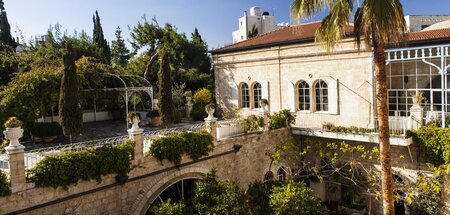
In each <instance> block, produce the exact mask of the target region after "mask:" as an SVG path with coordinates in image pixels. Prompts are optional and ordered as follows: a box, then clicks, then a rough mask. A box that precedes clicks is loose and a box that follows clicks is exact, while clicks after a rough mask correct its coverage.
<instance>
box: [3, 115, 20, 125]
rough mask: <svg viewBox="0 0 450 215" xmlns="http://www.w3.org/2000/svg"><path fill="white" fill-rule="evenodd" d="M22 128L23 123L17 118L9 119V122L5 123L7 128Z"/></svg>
mask: <svg viewBox="0 0 450 215" xmlns="http://www.w3.org/2000/svg"><path fill="white" fill-rule="evenodd" d="M21 126H22V121H20V120H18V119H17V117H15V116H13V117H9V119H8V121H6V122H5V128H18V127H21Z"/></svg>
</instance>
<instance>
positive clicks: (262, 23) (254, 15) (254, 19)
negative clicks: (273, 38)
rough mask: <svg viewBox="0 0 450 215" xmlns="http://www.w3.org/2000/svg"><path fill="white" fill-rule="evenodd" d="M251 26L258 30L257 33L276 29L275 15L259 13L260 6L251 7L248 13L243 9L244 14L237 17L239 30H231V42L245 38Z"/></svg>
mask: <svg viewBox="0 0 450 215" xmlns="http://www.w3.org/2000/svg"><path fill="white" fill-rule="evenodd" d="M253 26H255V27H256V29H257V30H258V35H260V34H266V33H269V32H271V31H273V30H276V29H277V25H276V21H275V16H271V15H270V14H269V12H263V13H261V8H260V7H252V8H250V15H248V14H247V11H245V12H244V16H242V17H241V18H239V30H237V31H234V32H233V43H237V42H241V41H244V40H247V39H248V32H249V31H251V30H252V28H253Z"/></svg>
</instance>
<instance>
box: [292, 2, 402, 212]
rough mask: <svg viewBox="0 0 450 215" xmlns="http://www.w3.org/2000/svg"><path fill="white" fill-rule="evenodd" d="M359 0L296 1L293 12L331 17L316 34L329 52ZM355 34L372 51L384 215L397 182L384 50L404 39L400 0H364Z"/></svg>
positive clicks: (338, 38) (392, 197)
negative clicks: (393, 174) (395, 178)
mask: <svg viewBox="0 0 450 215" xmlns="http://www.w3.org/2000/svg"><path fill="white" fill-rule="evenodd" d="M355 4H356V1H354V0H350V1H327V0H319V1H305V0H293V3H292V6H291V13H292V14H293V16H294V17H296V18H297V19H299V18H300V17H312V16H314V15H316V14H317V13H319V12H321V11H322V10H324V9H325V8H326V9H329V14H328V15H327V16H326V17H325V18H324V19H323V20H322V23H321V25H320V27H319V29H318V30H317V32H316V38H317V40H318V41H319V42H324V44H325V45H326V47H327V49H328V50H330V49H331V48H333V47H334V46H335V45H336V44H337V43H338V42H339V41H341V39H342V38H343V37H344V36H345V26H346V25H347V23H348V22H349V19H350V18H351V17H352V16H353V11H354V10H353V9H354V8H353V7H354V5H355ZM354 17H355V20H354V26H355V27H354V32H355V38H356V44H357V46H358V48H360V47H361V45H362V41H361V39H362V38H364V45H365V46H366V47H367V48H373V52H374V61H375V72H376V74H375V79H376V96H377V102H376V104H377V111H376V112H377V118H378V126H379V127H378V129H379V132H378V138H379V141H380V163H381V170H382V171H381V177H382V187H383V208H384V210H383V212H384V214H394V181H393V178H392V161H391V149H390V143H389V120H388V107H387V98H388V96H387V82H386V59H385V47H386V44H387V43H390V44H392V43H397V42H399V41H401V40H402V39H403V35H404V31H405V26H406V24H405V19H404V16H403V7H402V4H401V3H400V0H376V1H375V0H365V1H363V2H362V6H361V8H358V9H357V10H356V14H355V16H354Z"/></svg>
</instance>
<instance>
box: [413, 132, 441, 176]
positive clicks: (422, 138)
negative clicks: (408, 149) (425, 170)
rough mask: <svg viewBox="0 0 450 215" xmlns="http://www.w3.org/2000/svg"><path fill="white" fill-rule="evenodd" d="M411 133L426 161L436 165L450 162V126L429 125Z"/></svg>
mask: <svg viewBox="0 0 450 215" xmlns="http://www.w3.org/2000/svg"><path fill="white" fill-rule="evenodd" d="M409 133H410V135H411V136H412V137H413V139H414V142H416V143H417V144H418V146H419V150H420V155H421V156H424V159H425V162H426V163H429V164H432V165H433V166H435V167H437V166H441V165H448V164H450V128H441V127H437V126H427V127H423V128H420V129H419V130H417V131H412V132H409Z"/></svg>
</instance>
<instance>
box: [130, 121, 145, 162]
mask: <svg viewBox="0 0 450 215" xmlns="http://www.w3.org/2000/svg"><path fill="white" fill-rule="evenodd" d="M127 131H128V135H130V139H131V141H133V142H134V164H135V165H139V164H141V163H142V160H143V158H144V135H143V133H144V129H142V128H139V119H138V118H137V117H135V118H134V119H133V124H132V127H131V128H130V129H128V130H127Z"/></svg>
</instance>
